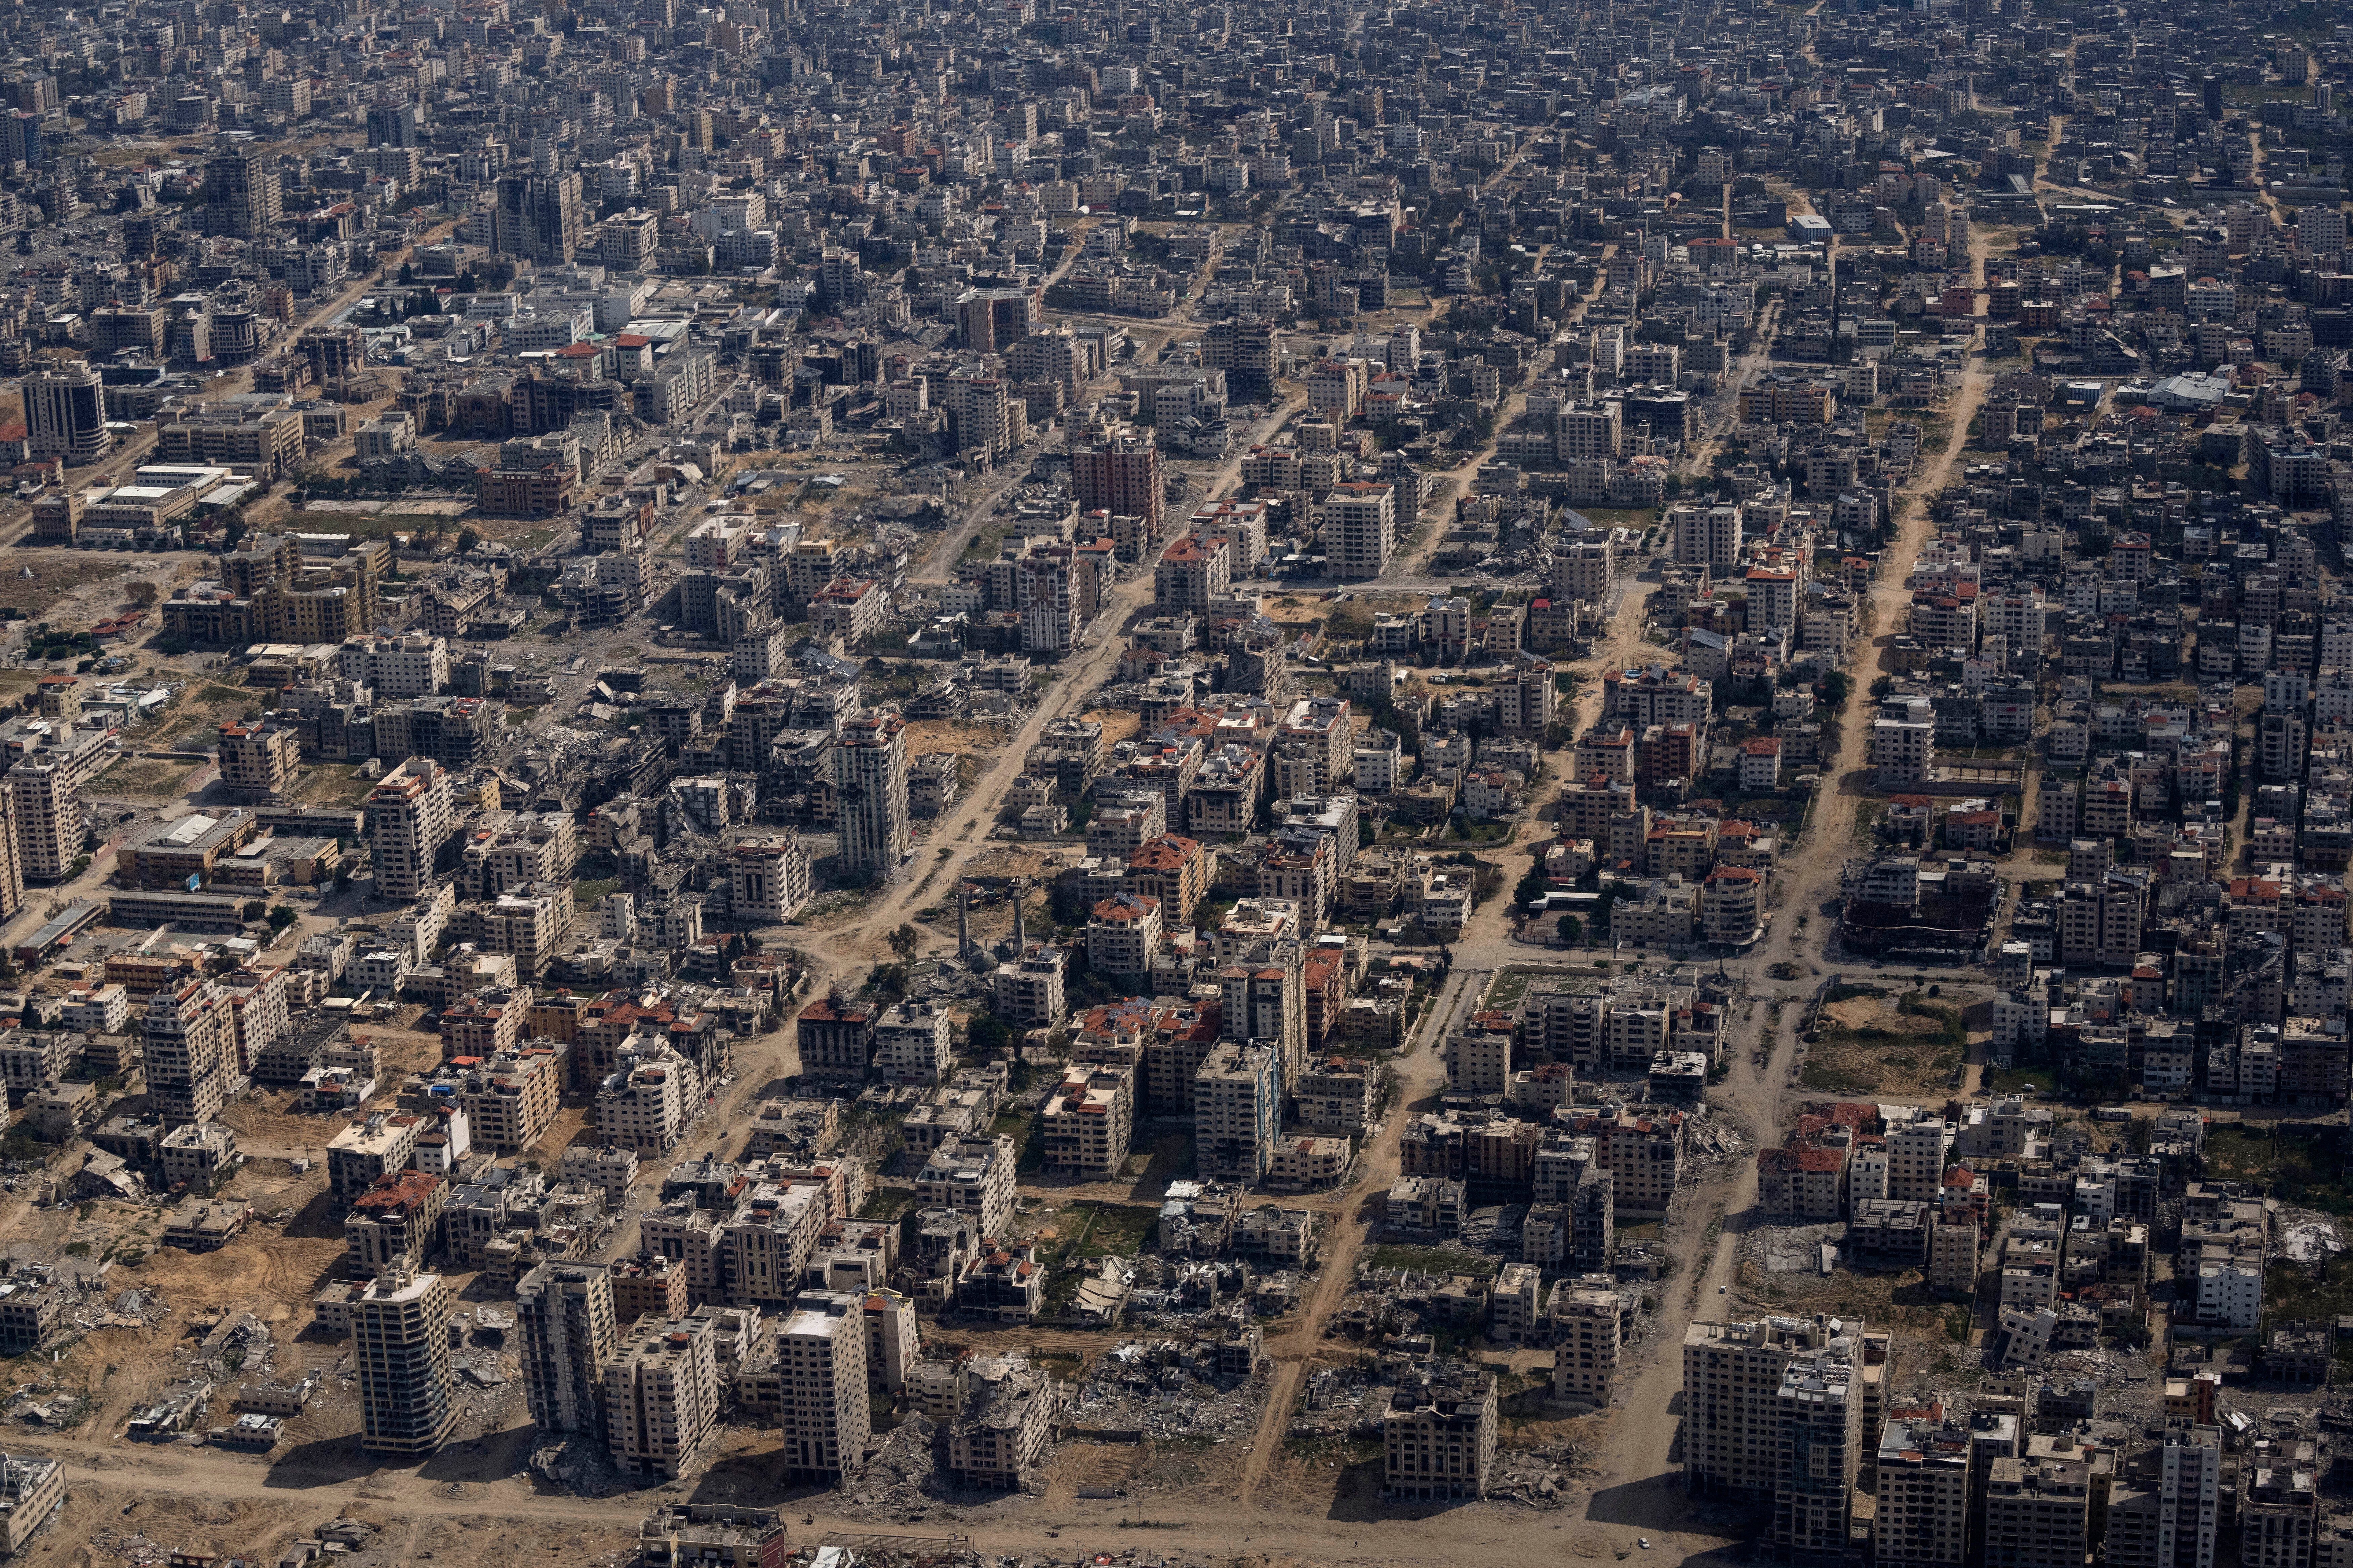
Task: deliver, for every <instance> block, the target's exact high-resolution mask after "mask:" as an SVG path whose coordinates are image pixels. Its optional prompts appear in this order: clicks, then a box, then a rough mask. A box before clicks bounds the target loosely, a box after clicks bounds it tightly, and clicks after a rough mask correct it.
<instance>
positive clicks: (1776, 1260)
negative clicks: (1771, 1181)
mask: <svg viewBox="0 0 2353 1568" xmlns="http://www.w3.org/2000/svg"><path fill="white" fill-rule="evenodd" d="M1845 1241H1846V1226H1844V1225H1841V1224H1838V1223H1835V1222H1833V1223H1831V1224H1829V1225H1772V1226H1762V1227H1760V1228H1758V1229H1757V1230H1753V1231H1750V1232H1749V1233H1748V1234H1747V1235H1746V1236H1744V1237H1741V1238H1740V1260H1741V1261H1742V1262H1743V1263H1754V1264H1756V1265H1757V1267H1758V1268H1762V1269H1763V1270H1764V1271H1765V1272H1766V1273H1767V1274H1819V1273H1820V1272H1821V1267H1822V1264H1821V1259H1822V1248H1823V1247H1839V1246H1841V1245H1843V1244H1844V1243H1845Z"/></svg>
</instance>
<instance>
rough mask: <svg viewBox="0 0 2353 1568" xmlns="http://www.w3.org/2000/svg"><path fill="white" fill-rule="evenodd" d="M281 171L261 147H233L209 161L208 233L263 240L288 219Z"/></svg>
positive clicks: (207, 189) (206, 217) (206, 164)
mask: <svg viewBox="0 0 2353 1568" xmlns="http://www.w3.org/2000/svg"><path fill="white" fill-rule="evenodd" d="M282 216H285V215H284V213H283V212H282V211H281V210H280V197H279V184H278V169H277V166H276V164H275V163H274V162H273V161H272V160H271V159H270V157H269V155H268V154H266V153H263V152H262V151H261V150H260V149H259V148H258V147H255V146H252V145H246V146H240V147H229V148H226V149H224V150H223V151H221V152H218V153H214V154H213V155H212V156H211V157H209V158H207V159H206V160H205V232H206V233H207V234H219V235H227V236H228V237H230V238H232V239H259V238H261V237H263V236H264V235H267V234H268V233H269V230H270V228H271V227H272V226H274V225H275V224H276V223H277V222H278V220H279V219H280V217H282Z"/></svg>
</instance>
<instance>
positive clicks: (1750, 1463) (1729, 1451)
mask: <svg viewBox="0 0 2353 1568" xmlns="http://www.w3.org/2000/svg"><path fill="white" fill-rule="evenodd" d="M1861 1332H1862V1325H1861V1324H1859V1323H1855V1322H1852V1321H1838V1320H1832V1319H1829V1318H1824V1317H1820V1316H1817V1317H1814V1318H1810V1319H1796V1318H1764V1319H1759V1320H1757V1321H1754V1322H1745V1323H1743V1322H1733V1323H1710V1322H1695V1323H1694V1324H1692V1325H1691V1327H1690V1328H1688V1329H1686V1330H1685V1331H1684V1332H1683V1486H1684V1489H1686V1490H1687V1491H1690V1492H1691V1493H1693V1494H1694V1495H1702V1494H1728V1495H1735V1496H1746V1497H1754V1498H1763V1497H1767V1496H1771V1495H1773V1494H1774V1493H1775V1491H1776V1490H1777V1489H1778V1487H1779V1486H1780V1482H1781V1478H1782V1473H1783V1462H1782V1461H1783V1456H1782V1436H1781V1419H1782V1415H1783V1411H1782V1406H1781V1403H1780V1400H1781V1383H1782V1374H1783V1373H1785V1372H1787V1371H1788V1368H1789V1367H1790V1365H1791V1364H1792V1363H1795V1362H1796V1361H1798V1360H1799V1358H1800V1357H1802V1356H1810V1355H1811V1354H1812V1353H1813V1352H1819V1351H1827V1350H1829V1349H1831V1345H1832V1342H1833V1340H1834V1339H1844V1338H1847V1337H1849V1336H1857V1335H1860V1333H1861Z"/></svg>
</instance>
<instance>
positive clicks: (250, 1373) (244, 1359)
mask: <svg viewBox="0 0 2353 1568" xmlns="http://www.w3.org/2000/svg"><path fill="white" fill-rule="evenodd" d="M277 1352H278V1345H277V1342H276V1341H274V1340H272V1339H271V1338H270V1337H269V1324H267V1323H265V1322H263V1321H261V1320H260V1319H259V1318H257V1317H255V1316H254V1315H253V1314H252V1313H250V1312H230V1313H227V1314H226V1315H224V1316H223V1317H222V1319H221V1320H220V1321H219V1322H217V1323H216V1324H215V1325H214V1326H213V1328H212V1331H210V1332H209V1333H207V1334H206V1335H205V1337H204V1340H203V1342H202V1343H200V1344H199V1345H198V1346H197V1347H196V1360H197V1361H198V1362H199V1363H201V1364H202V1365H203V1366H204V1367H205V1369H206V1371H208V1372H211V1373H215V1374H216V1375H218V1376H222V1377H227V1376H229V1375H231V1374H236V1375H238V1376H243V1377H248V1378H253V1377H263V1376H266V1375H268V1373H269V1365H270V1363H271V1362H272V1361H273V1360H274V1359H276V1356H277Z"/></svg>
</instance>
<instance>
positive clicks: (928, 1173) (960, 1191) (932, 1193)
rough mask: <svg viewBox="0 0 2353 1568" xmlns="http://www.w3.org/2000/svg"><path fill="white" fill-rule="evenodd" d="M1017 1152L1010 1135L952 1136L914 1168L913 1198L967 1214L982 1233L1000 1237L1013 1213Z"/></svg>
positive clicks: (931, 1206) (932, 1206) (925, 1204)
mask: <svg viewBox="0 0 2353 1568" xmlns="http://www.w3.org/2000/svg"><path fill="white" fill-rule="evenodd" d="M1018 1158H1019V1156H1018V1153H1017V1152H1016V1151H1015V1149H1014V1147H1013V1140H1012V1139H1010V1138H1004V1137H994V1138H990V1137H966V1138H955V1139H950V1140H949V1141H948V1142H944V1143H942V1144H941V1145H940V1146H939V1147H938V1148H937V1149H934V1150H933V1151H932V1157H931V1158H930V1159H928V1160H926V1161H925V1162H923V1169H922V1170H921V1171H919V1172H917V1173H916V1174H915V1202H916V1204H917V1205H918V1206H919V1207H923V1208H944V1209H954V1210H955V1211H956V1212H957V1213H959V1214H964V1215H970V1216H971V1217H972V1220H973V1222H974V1223H975V1224H976V1225H977V1226H979V1227H980V1234H981V1235H982V1236H986V1237H1003V1236H1004V1235H1005V1234H1006V1224H1007V1222H1008V1220H1010V1219H1011V1218H1012V1217H1013V1202H1014V1181H1015V1177H1014V1167H1015V1165H1016V1164H1017V1163H1018Z"/></svg>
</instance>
